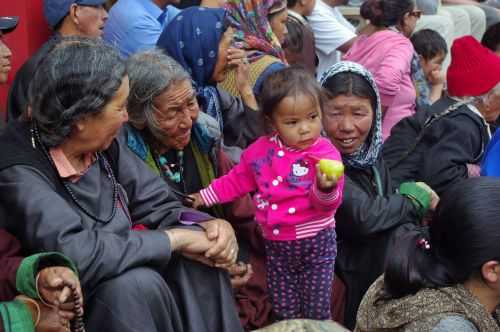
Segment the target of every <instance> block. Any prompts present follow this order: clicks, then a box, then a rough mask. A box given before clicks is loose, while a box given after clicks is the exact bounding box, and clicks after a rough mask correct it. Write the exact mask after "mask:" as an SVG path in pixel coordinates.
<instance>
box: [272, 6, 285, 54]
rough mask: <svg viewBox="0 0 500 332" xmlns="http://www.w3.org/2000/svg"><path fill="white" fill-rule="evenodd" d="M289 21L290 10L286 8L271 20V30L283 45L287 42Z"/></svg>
mask: <svg viewBox="0 0 500 332" xmlns="http://www.w3.org/2000/svg"><path fill="white" fill-rule="evenodd" d="M287 19H288V10H287V9H286V8H285V9H284V10H282V11H281V12H279V13H276V14H275V15H273V16H272V17H271V19H270V20H269V24H270V25H271V30H273V32H274V34H275V35H276V37H277V38H278V40H279V42H280V44H281V45H283V43H284V42H285V39H286V35H287V34H288V29H287V28H286V21H287Z"/></svg>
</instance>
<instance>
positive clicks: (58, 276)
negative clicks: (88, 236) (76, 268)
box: [37, 266, 83, 319]
mask: <svg viewBox="0 0 500 332" xmlns="http://www.w3.org/2000/svg"><path fill="white" fill-rule="evenodd" d="M37 289H38V293H39V296H40V298H41V299H42V300H43V301H44V302H46V303H48V304H50V305H53V306H55V307H56V308H57V309H58V310H59V312H58V313H59V315H60V316H61V317H63V318H65V319H72V318H73V316H74V311H73V309H74V305H75V301H78V302H79V303H83V295H82V290H81V287H80V282H79V280H78V278H77V276H76V275H75V273H74V272H73V271H72V270H71V269H69V268H67V267H61V266H55V267H47V268H44V269H43V270H41V271H40V272H39V273H38V276H37ZM72 289H75V290H76V293H77V294H78V297H79V298H78V299H74V298H73V292H72ZM81 311H82V312H81V313H80V314H82V315H83V308H81Z"/></svg>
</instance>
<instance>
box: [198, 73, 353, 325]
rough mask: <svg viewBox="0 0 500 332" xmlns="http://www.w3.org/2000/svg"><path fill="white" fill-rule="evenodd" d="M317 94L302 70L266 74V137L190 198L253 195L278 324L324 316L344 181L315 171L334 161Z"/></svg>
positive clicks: (214, 200) (209, 201) (204, 200)
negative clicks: (322, 162) (324, 161)
mask: <svg viewBox="0 0 500 332" xmlns="http://www.w3.org/2000/svg"><path fill="white" fill-rule="evenodd" d="M320 94H321V90H320V87H319V86H318V85H317V83H316V81H315V80H314V78H313V77H312V76H311V75H310V74H308V73H306V72H305V71H304V70H303V69H299V68H294V67H290V68H286V69H283V70H281V71H278V72H275V73H273V74H271V75H269V77H268V78H267V79H266V80H265V82H264V84H263V88H262V93H261V98H260V105H261V110H262V113H263V115H264V116H265V118H266V121H267V122H268V123H269V124H270V125H271V127H272V129H273V132H272V133H271V134H270V135H268V136H263V137H260V138H259V139H257V141H256V142H255V143H253V144H252V145H250V146H249V147H248V148H247V149H246V150H245V151H244V152H243V154H242V156H241V160H240V163H239V164H238V165H236V166H235V167H234V168H233V169H232V170H231V172H230V173H228V174H227V175H226V176H223V177H221V178H219V179H216V180H214V181H213V182H212V183H211V184H210V186H209V187H208V188H206V189H203V190H201V191H200V192H199V193H197V194H193V195H192V197H193V199H194V200H195V204H194V206H195V207H197V206H201V205H204V206H211V205H213V204H218V203H225V202H230V201H232V200H234V199H236V198H238V197H240V196H242V195H244V194H246V193H250V192H255V194H254V196H253V200H254V204H255V206H256V212H255V218H256V220H257V222H258V223H259V224H260V226H261V228H262V231H263V236H264V239H265V247H266V265H267V282H268V291H269V295H270V298H271V301H272V304H273V310H274V313H275V315H276V318H277V319H279V320H282V319H291V318H311V319H329V318H330V316H331V315H330V306H331V294H332V281H333V268H334V262H335V257H336V251H337V250H336V248H337V245H336V234H335V211H336V210H337V208H338V207H339V205H340V203H341V202H342V189H343V186H344V177H343V176H341V177H340V178H339V179H337V178H334V177H329V176H326V175H325V174H323V173H322V172H321V171H320V169H319V165H318V161H319V160H320V159H331V160H341V156H340V153H339V152H338V151H337V149H336V148H335V147H334V146H333V145H332V144H331V143H330V141H329V140H327V139H326V138H323V137H321V130H322V127H321V106H322V105H321V97H320Z"/></svg>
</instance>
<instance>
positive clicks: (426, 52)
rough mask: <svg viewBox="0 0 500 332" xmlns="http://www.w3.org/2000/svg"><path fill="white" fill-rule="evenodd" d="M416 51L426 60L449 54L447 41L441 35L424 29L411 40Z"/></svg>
mask: <svg viewBox="0 0 500 332" xmlns="http://www.w3.org/2000/svg"><path fill="white" fill-rule="evenodd" d="M410 40H411V43H412V44H413V48H414V49H415V51H416V52H417V53H418V54H419V55H420V56H422V57H423V58H424V59H425V60H431V59H432V58H434V57H436V56H438V55H440V54H443V55H446V54H447V53H448V47H447V46H446V41H445V40H444V38H443V37H441V35H440V34H439V33H437V32H436V31H434V30H430V29H423V30H420V31H417V32H415V33H414V34H413V36H411V38H410Z"/></svg>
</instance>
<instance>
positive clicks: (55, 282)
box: [48, 277, 63, 288]
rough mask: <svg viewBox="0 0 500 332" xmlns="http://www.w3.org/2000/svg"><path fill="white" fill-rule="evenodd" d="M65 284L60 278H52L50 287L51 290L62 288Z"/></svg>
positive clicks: (49, 281) (49, 283) (49, 282)
mask: <svg viewBox="0 0 500 332" xmlns="http://www.w3.org/2000/svg"><path fill="white" fill-rule="evenodd" d="M62 284H63V280H62V278H60V277H55V278H51V279H49V280H48V286H49V287H51V288H57V287H60V286H61V285H62Z"/></svg>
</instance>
